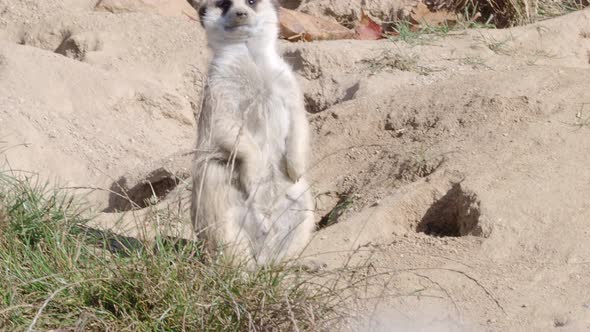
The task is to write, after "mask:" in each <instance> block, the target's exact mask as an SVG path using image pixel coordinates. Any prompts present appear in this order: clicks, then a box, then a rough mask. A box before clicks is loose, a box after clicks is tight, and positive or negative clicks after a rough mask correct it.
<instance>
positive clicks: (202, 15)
mask: <svg viewBox="0 0 590 332" xmlns="http://www.w3.org/2000/svg"><path fill="white" fill-rule="evenodd" d="M206 14H207V6H201V7H200V8H199V21H200V22H201V26H202V27H205V24H203V18H205V15H206Z"/></svg>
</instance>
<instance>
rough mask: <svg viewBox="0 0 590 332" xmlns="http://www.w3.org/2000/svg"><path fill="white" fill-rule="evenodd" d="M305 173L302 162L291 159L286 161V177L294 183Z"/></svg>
mask: <svg viewBox="0 0 590 332" xmlns="http://www.w3.org/2000/svg"><path fill="white" fill-rule="evenodd" d="M303 173H305V166H304V165H303V163H302V162H298V161H296V160H293V159H287V175H288V176H289V178H290V179H291V180H292V181H293V182H294V183H295V182H297V181H299V179H300V178H301V177H302V176H303Z"/></svg>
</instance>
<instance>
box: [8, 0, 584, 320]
mask: <svg viewBox="0 0 590 332" xmlns="http://www.w3.org/2000/svg"><path fill="white" fill-rule="evenodd" d="M310 8H311V7H310ZM0 13H1V14H0V140H2V141H3V142H5V143H3V146H13V145H15V146H14V147H12V148H10V149H9V150H8V152H7V156H6V158H7V159H6V160H7V161H8V162H9V164H10V167H12V168H13V169H25V170H30V171H35V172H40V173H41V174H42V175H43V177H48V178H52V179H58V180H59V181H60V182H61V183H64V185H67V186H80V187H99V188H103V189H105V190H106V189H109V190H115V191H117V190H118V188H119V187H123V188H124V189H127V190H131V191H132V192H133V198H134V199H135V200H136V201H137V202H141V200H142V199H143V198H145V197H146V188H145V186H144V185H142V180H144V179H149V180H150V181H152V182H153V183H154V184H156V185H155V188H156V191H157V193H158V194H159V195H161V196H162V198H164V197H165V196H166V194H168V196H169V197H170V196H174V197H185V196H186V193H187V185H186V183H189V182H190V181H186V182H185V180H187V177H188V173H187V169H188V167H189V161H190V154H188V155H187V152H190V150H191V148H192V144H193V142H194V137H195V133H194V125H193V124H194V114H193V113H194V109H197V107H195V106H194V105H196V104H198V98H199V92H200V86H201V82H202V80H203V73H204V72H205V70H206V62H207V55H206V54H207V53H206V50H205V42H204V35H203V32H202V30H201V28H200V26H199V25H198V24H196V23H195V22H192V21H190V20H188V19H185V18H174V17H160V16H157V15H153V14H142V13H129V14H118V15H114V14H109V13H103V12H94V11H92V5H91V1H86V2H84V1H79V2H78V1H57V0H56V1H46V2H43V3H41V4H40V3H37V2H34V1H21V2H19V3H18V4H15V3H14V2H10V1H3V0H0ZM22 44H24V45H22ZM281 49H282V51H283V53H284V55H285V57H286V58H287V59H288V60H289V61H290V62H291V63H292V64H293V66H294V68H295V69H296V71H297V74H298V75H299V78H300V80H301V82H302V85H303V87H304V91H305V95H306V101H307V105H308V111H309V112H310V114H309V118H310V121H311V123H312V128H313V130H314V147H313V153H314V165H313V167H312V168H311V169H310V171H309V172H310V177H311V179H312V180H313V182H314V193H315V194H316V196H317V216H318V219H320V218H321V217H322V216H324V215H326V214H327V213H328V212H329V211H330V210H331V209H332V208H333V207H334V206H335V205H336V202H337V201H338V198H339V197H341V196H342V195H344V194H347V195H349V197H352V200H351V202H352V203H351V205H349V206H348V207H347V208H346V211H345V212H344V214H343V215H342V216H341V217H340V218H339V219H338V221H339V222H338V223H337V224H335V225H333V226H330V227H327V228H324V229H322V230H320V231H319V232H318V234H317V236H316V237H315V239H314V240H313V242H312V243H311V245H310V247H309V248H308V250H307V252H306V255H310V256H315V257H317V258H318V259H320V260H323V261H325V262H326V263H327V264H328V267H329V268H335V267H338V266H341V265H342V264H344V262H345V261H346V260H347V258H348V257H349V256H350V251H351V250H353V251H356V254H355V255H354V256H353V260H354V261H358V262H365V263H367V262H368V263H370V264H371V266H372V268H373V269H374V271H390V272H391V273H390V274H388V276H387V277H383V278H381V279H379V280H378V281H382V282H387V285H388V288H387V290H385V291H382V294H381V295H388V296H384V297H383V298H380V299H379V300H377V301H369V303H370V304H371V305H375V307H369V308H370V309H371V312H374V313H375V317H376V318H377V320H376V322H375V324H383V330H384V331H387V330H390V329H391V328H392V327H397V328H399V329H402V330H403V329H405V328H406V327H407V326H409V325H410V326H414V327H415V328H416V329H419V328H423V327H431V328H436V330H437V331H438V330H457V329H464V330H478V331H487V330H491V331H506V330H511V331H521V330H551V329H554V328H555V329H559V330H566V331H581V330H588V329H590V291H588V290H589V289H590V278H589V277H588V275H590V242H589V241H588V240H587V239H588V237H589V236H590V221H589V220H590V200H589V197H590V167H589V165H590V149H589V148H588V147H589V146H590V123H588V121H590V120H588V119H590V91H589V89H588V86H589V83H588V80H589V78H590V10H585V11H581V12H577V13H573V14H570V15H567V16H565V17H561V18H557V19H554V20H550V21H545V22H540V23H537V24H535V25H532V26H526V27H521V28H516V29H511V30H498V31H489V30H483V31H466V32H457V33H452V34H451V35H448V36H444V37H428V38H426V39H422V40H410V41H408V42H401V41H399V42H391V41H378V42H360V41H333V42H322V43H310V44H287V43H282V44H281ZM56 51H57V53H56ZM584 121H586V122H587V123H588V124H586V125H576V124H582V123H584ZM25 143H26V144H25ZM19 144H24V145H19ZM179 179H180V184H179V185H177V184H176V182H178V180H179ZM169 191H171V193H168V192H169ZM92 195H93V196H91V197H92V199H93V201H94V202H97V203H96V204H97V208H98V209H115V208H118V209H126V208H129V206H125V204H123V203H121V201H120V200H117V199H116V195H112V194H111V195H109V194H108V192H107V191H101V190H99V191H94V192H93V193H92ZM137 213H138V214H141V213H142V212H141V211H138V212H137ZM118 217H119V215H117V214H112V213H106V214H103V216H102V218H101V219H99V221H102V222H103V223H104V224H103V225H102V226H103V227H111V226H112V225H111V222H112V220H114V219H117V218H118ZM128 226H129V225H128ZM125 231H126V232H127V233H128V234H132V235H133V234H135V233H136V230H134V229H133V228H127V229H126V230H125ZM440 235H446V236H444V237H440ZM373 295H375V294H373ZM416 322H418V323H416ZM407 324H409V325H407ZM369 329H370V330H375V329H376V327H375V325H372V326H370V328H369Z"/></svg>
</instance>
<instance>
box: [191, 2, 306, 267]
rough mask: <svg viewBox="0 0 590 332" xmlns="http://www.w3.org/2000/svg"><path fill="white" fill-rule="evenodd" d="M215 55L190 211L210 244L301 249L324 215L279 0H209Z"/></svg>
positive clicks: (269, 253) (269, 255) (282, 251)
mask: <svg viewBox="0 0 590 332" xmlns="http://www.w3.org/2000/svg"><path fill="white" fill-rule="evenodd" d="M198 11H199V18H200V21H201V24H202V26H203V27H204V28H205V31H206V34H207V40H208V45H209V48H210V49H211V50H212V51H213V57H212V60H211V63H210V66H209V73H208V80H207V82H206V85H205V88H204V95H203V103H202V109H201V113H200V115H199V120H198V128H197V152H196V153H197V156H196V158H195V162H194V169H193V191H192V207H191V218H192V221H193V225H194V227H195V231H196V234H197V237H198V238H199V239H200V240H202V241H203V242H204V244H205V248H206V250H207V251H208V252H212V253H214V254H218V253H220V252H221V253H223V254H224V255H229V256H231V257H239V258H241V259H245V260H247V261H249V263H253V264H254V265H255V266H261V265H267V264H272V263H277V262H279V261H281V260H284V259H287V258H294V257H295V256H296V255H297V254H299V253H300V252H301V251H302V250H303V248H304V247H305V246H306V245H307V243H308V242H309V240H310V238H311V236H312V233H313V230H314V229H315V222H314V216H313V201H312V196H311V192H310V188H309V185H308V183H307V181H306V180H305V178H304V173H305V171H306V166H307V159H308V153H309V152H308V150H309V129H308V126H309V125H308V122H307V118H306V113H305V107H304V102H303V94H302V92H301V90H300V88H299V85H298V83H297V80H296V78H295V75H294V74H293V71H292V69H291V68H290V66H289V65H288V64H287V63H286V62H285V61H284V60H283V59H282V58H281V56H280V55H279V53H278V51H277V39H278V31H279V23H278V5H277V4H276V2H275V1H274V0H204V1H202V3H201V4H200V6H199V10H198Z"/></svg>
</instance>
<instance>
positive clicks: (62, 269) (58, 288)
mask: <svg viewBox="0 0 590 332" xmlns="http://www.w3.org/2000/svg"><path fill="white" fill-rule="evenodd" d="M0 190H1V194H0V227H1V229H0V280H2V283H0V330H2V331H25V330H29V331H33V330H52V329H54V330H63V331H66V330H67V331H82V330H84V331H163V330H165V331H197V330H198V331H319V330H333V329H334V328H336V326H337V325H338V324H340V322H341V321H342V319H343V318H344V317H346V316H348V315H349V314H350V313H349V312H347V310H346V306H345V305H344V304H345V303H346V301H347V295H346V294H349V295H348V296H350V294H352V293H353V292H352V291H353V290H354V288H355V287H356V286H355V285H357V284H358V282H359V279H361V278H362V280H363V281H366V280H367V277H366V275H363V274H359V273H357V272H358V270H356V269H351V268H348V269H347V270H346V271H324V272H321V273H317V274H310V273H307V272H305V271H302V270H301V269H298V268H295V267H289V266H287V265H280V266H273V267H268V268H262V269H259V270H257V271H252V272H246V271H247V270H246V269H245V268H244V266H242V265H241V264H240V263H239V262H228V261H226V260H224V259H223V258H222V257H221V258H218V259H216V260H214V261H211V260H208V259H207V258H205V257H203V255H201V248H200V245H199V244H198V243H195V242H191V241H186V240H177V239H171V238H168V237H165V236H162V235H156V237H155V239H153V241H150V242H149V243H148V242H142V241H139V240H136V239H129V238H123V237H120V236H117V235H115V234H110V233H108V232H100V231H97V230H92V229H89V228H88V227H87V226H86V220H85V219H84V217H83V213H82V212H83V209H81V208H80V205H79V204H78V203H77V202H76V200H75V199H73V198H72V197H70V196H68V195H66V194H64V193H62V192H60V191H58V190H53V189H52V188H50V187H49V186H46V185H40V184H39V183H37V182H36V181H34V179H31V178H28V179H17V178H15V177H13V176H7V175H6V174H3V173H0ZM158 218H165V212H164V213H162V214H160V215H159V217H158ZM159 222H162V220H159ZM113 243H116V244H117V245H116V246H113V245H112V244H113ZM114 247H116V248H117V250H113V248H114ZM326 280H331V281H332V282H329V283H326ZM363 286H365V285H363ZM357 296H358V295H357Z"/></svg>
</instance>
